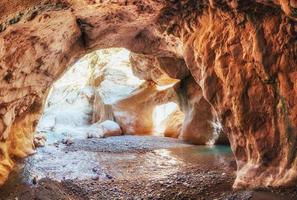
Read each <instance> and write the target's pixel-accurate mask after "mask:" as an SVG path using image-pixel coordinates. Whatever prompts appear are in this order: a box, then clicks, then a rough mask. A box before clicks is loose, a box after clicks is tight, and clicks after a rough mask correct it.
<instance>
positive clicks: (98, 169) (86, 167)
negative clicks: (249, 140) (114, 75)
mask: <svg viewBox="0 0 297 200" xmlns="http://www.w3.org/2000/svg"><path fill="white" fill-rule="evenodd" d="M99 140H100V142H99V143H96V140H93V142H92V148H91V149H86V148H85V143H84V142H86V141H84V140H82V141H75V142H74V144H73V147H72V146H70V147H68V146H66V145H64V144H58V145H57V144H55V143H54V142H53V141H52V140H51V142H50V143H48V144H47V145H46V147H43V148H39V149H38V152H37V154H35V155H33V156H31V157H29V158H27V159H26V160H25V161H23V162H22V163H19V164H18V165H17V167H16V169H15V171H14V172H13V173H12V175H11V177H10V180H9V182H8V183H7V184H6V185H5V186H4V187H2V188H1V189H0V190H2V191H3V190H6V192H8V191H11V192H13V189H14V187H15V186H17V185H20V184H23V183H27V184H31V183H32V180H33V179H35V180H37V181H38V180H39V179H42V178H50V179H52V180H57V181H61V180H66V179H67V180H69V179H70V180H73V179H76V180H87V179H110V178H113V179H118V180H129V179H136V178H137V179H142V180H143V179H149V180H152V179H162V178H165V177H166V176H169V175H170V174H174V173H176V172H178V171H182V170H183V168H185V167H189V166H199V168H201V169H211V168H217V167H220V168H221V169H222V170H224V169H227V168H230V161H231V160H232V155H231V150H230V148H229V147H226V146H213V147H207V146H193V145H186V144H184V143H182V142H180V141H176V140H172V139H166V138H165V139H164V138H162V139H161V138H157V137H137V136H122V137H120V138H119V137H118V138H107V139H99ZM99 140H98V141H99ZM121 140H122V142H121ZM104 141H105V142H106V143H109V144H111V146H107V147H105V148H112V147H113V146H114V147H115V146H116V149H117V150H116V151H114V152H105V150H106V149H102V148H103V147H102V146H103V145H102V144H101V143H102V142H104ZM81 142H82V143H81ZM87 142H89V141H87ZM134 143H137V144H139V145H141V146H144V147H145V149H142V148H141V149H140V146H137V145H136V146H134V145H132V144H134ZM166 145H167V146H166ZM129 146H131V149H133V151H130V150H129ZM162 146H165V147H166V148H165V149H164V148H162ZM127 147H128V148H127ZM150 147H152V149H150ZM73 149H74V150H73ZM96 149H97V151H96ZM121 150H122V151H121ZM128 150H129V151H128ZM140 150H141V151H140ZM131 174H133V176H131ZM0 194H1V193H0Z"/></svg>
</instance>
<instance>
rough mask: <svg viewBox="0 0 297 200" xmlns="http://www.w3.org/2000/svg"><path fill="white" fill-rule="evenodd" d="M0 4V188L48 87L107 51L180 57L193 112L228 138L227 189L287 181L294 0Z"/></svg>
mask: <svg viewBox="0 0 297 200" xmlns="http://www.w3.org/2000/svg"><path fill="white" fill-rule="evenodd" d="M0 8H1V12H0V13H1V14H0V20H1V24H0V77H2V79H1V81H0V87H1V90H0V133H1V134H0V135H1V141H0V150H1V151H0V184H2V183H3V182H4V181H5V180H6V178H7V175H8V173H9V171H11V169H12V166H13V159H14V158H19V157H24V156H26V155H29V154H31V153H33V147H34V145H33V142H32V141H33V139H32V133H33V130H34V128H35V126H36V124H37V122H38V119H39V118H40V114H41V112H42V110H43V107H44V101H45V98H46V96H47V94H48V91H49V88H50V87H51V85H52V83H53V82H54V81H55V80H57V79H58V78H59V77H60V76H61V75H62V74H63V73H64V72H65V71H66V70H67V66H71V64H73V63H74V61H76V60H77V59H78V58H79V57H81V56H82V55H84V54H86V53H88V52H90V51H93V50H95V49H100V48H110V47H124V48H127V49H129V50H131V51H133V52H136V53H141V54H146V55H150V56H155V57H158V59H159V60H161V61H163V63H164V62H166V58H170V57H174V58H176V60H178V61H181V62H180V63H183V58H184V61H185V63H186V66H187V68H188V70H189V71H188V70H186V69H183V68H182V70H181V72H183V73H181V74H183V75H182V77H183V78H182V79H185V78H186V76H189V72H190V74H191V76H192V77H193V78H194V79H193V80H195V81H194V82H196V83H197V86H196V88H197V92H195V94H194V95H193V98H194V99H196V100H197V101H196V103H197V102H198V104H200V103H201V104H202V102H204V103H203V105H205V106H199V109H201V112H203V115H206V116H208V115H210V112H209V110H211V114H212V115H213V116H214V117H216V118H217V119H218V120H219V121H220V122H221V123H222V125H223V131H224V132H225V133H226V134H227V135H228V139H229V141H230V144H231V147H232V150H233V153H234V155H235V158H236V161H237V167H238V172H237V178H236V180H235V183H234V187H235V188H241V187H266V186H286V185H290V184H293V183H296V180H297V164H296V163H297V159H296V158H297V155H296V153H297V147H296V124H297V117H296V116H297V114H296V113H297V82H296V80H297V57H296V55H297V41H296V37H297V24H296V19H297V16H296V13H297V3H296V1H295V0H291V1H289V0H273V1H266V0H231V1H224V0H223V1H216V0H209V1H207V0H198V1H197V0H185V1H165V0H137V1H109V0H106V1H97V0H93V1H91V0H52V1H47V2H43V1H33V0H32V1H30V0H26V1H20V0H16V1H13V2H11V1H8V0H7V1H6V0H4V1H2V2H1V3H0ZM164 58H165V59H164ZM161 63H162V62H161ZM177 66H180V65H179V64H177ZM166 69H167V68H166V67H165V70H164V69H163V70H164V71H166ZM168 71H169V72H170V71H171V70H170V69H168V70H167V74H168V75H169V72H168ZM169 76H170V75H169ZM173 78H177V77H173ZM182 82H187V81H186V79H185V80H183V81H182ZM183 88H187V84H185V85H184V86H183ZM182 91H183V92H185V91H186V89H184V90H182ZM198 91H200V93H199V94H198ZM185 96H187V95H185ZM196 96H197V97H198V96H199V98H197V97H196ZM185 99H186V101H185V102H187V101H190V102H191V98H188V97H186V98H185ZM198 99H200V101H198ZM185 105H186V104H185ZM187 108H191V110H192V111H193V112H194V113H195V112H197V110H196V108H195V103H194V104H192V103H191V104H188V107H187ZM206 110H207V112H206ZM185 114H186V115H187V113H185ZM201 136H202V135H201ZM203 137H204V136H203Z"/></svg>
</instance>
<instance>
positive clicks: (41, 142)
mask: <svg viewBox="0 0 297 200" xmlns="http://www.w3.org/2000/svg"><path fill="white" fill-rule="evenodd" d="M45 142H46V136H45V134H42V133H38V134H35V135H34V140H33V143H34V146H35V147H44V146H45Z"/></svg>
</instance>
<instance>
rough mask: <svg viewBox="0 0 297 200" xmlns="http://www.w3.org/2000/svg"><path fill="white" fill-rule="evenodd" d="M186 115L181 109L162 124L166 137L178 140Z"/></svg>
mask: <svg viewBox="0 0 297 200" xmlns="http://www.w3.org/2000/svg"><path fill="white" fill-rule="evenodd" d="M184 118H185V115H184V113H183V112H181V111H180V110H179V109H177V110H175V111H174V112H172V113H171V114H170V115H169V116H168V117H167V118H166V119H165V120H164V121H163V122H162V123H163V126H164V127H165V130H164V136H165V137H172V138H178V137H179V135H180V133H181V130H182V125H183V122H184Z"/></svg>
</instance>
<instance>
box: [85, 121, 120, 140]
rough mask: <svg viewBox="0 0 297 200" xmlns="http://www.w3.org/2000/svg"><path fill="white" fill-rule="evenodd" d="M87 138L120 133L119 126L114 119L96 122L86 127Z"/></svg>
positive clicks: (118, 134)
mask: <svg viewBox="0 0 297 200" xmlns="http://www.w3.org/2000/svg"><path fill="white" fill-rule="evenodd" d="M86 134H87V137H88V138H103V137H111V136H120V135H122V130H121V127H120V126H119V125H118V124H117V123H115V122H114V121H110V120H106V121H104V122H101V123H99V122H97V123H94V124H92V125H91V126H90V127H89V128H88V129H86Z"/></svg>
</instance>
